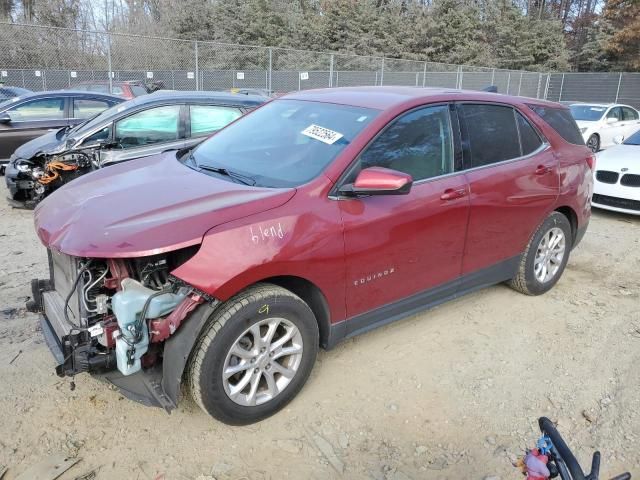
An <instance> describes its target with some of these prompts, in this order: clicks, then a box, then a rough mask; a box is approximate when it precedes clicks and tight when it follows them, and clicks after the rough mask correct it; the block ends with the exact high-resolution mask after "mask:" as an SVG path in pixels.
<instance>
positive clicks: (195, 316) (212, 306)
mask: <svg viewBox="0 0 640 480" xmlns="http://www.w3.org/2000/svg"><path fill="white" fill-rule="evenodd" d="M219 306H220V302H219V301H217V300H214V301H213V302H211V303H205V304H202V305H200V306H198V308H196V309H195V311H193V312H192V313H191V315H189V316H188V317H187V318H186V319H185V321H184V323H183V324H182V325H181V326H180V328H179V329H178V330H177V331H176V333H174V334H173V335H172V336H171V337H169V339H168V340H167V341H166V342H165V344H164V353H163V357H164V358H163V361H162V381H161V386H162V390H163V391H164V394H165V395H166V396H167V397H168V398H169V400H171V402H172V403H173V405H174V408H175V406H176V405H178V394H179V392H180V384H181V383H182V375H183V373H184V368H185V367H186V365H187V362H188V361H189V356H190V355H191V350H193V346H194V345H195V343H196V341H197V339H198V337H199V336H200V332H202V329H203V328H204V326H205V323H206V322H207V320H208V319H209V318H210V317H211V315H212V314H213V312H215V310H216V309H217V308H218V307H219Z"/></svg>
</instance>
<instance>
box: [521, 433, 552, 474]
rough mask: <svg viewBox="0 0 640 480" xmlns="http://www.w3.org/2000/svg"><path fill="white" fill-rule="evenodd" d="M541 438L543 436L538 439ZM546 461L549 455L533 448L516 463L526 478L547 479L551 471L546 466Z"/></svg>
mask: <svg viewBox="0 0 640 480" xmlns="http://www.w3.org/2000/svg"><path fill="white" fill-rule="evenodd" d="M543 439H544V437H543V438H541V439H540V440H543ZM549 445H550V442H549ZM548 461H549V457H548V456H547V455H543V454H542V453H541V452H540V450H538V449H537V448H534V449H533V450H530V451H529V452H528V453H527V454H526V455H525V457H524V458H523V459H520V460H519V461H518V464H517V465H518V467H519V468H520V470H521V471H522V473H523V474H524V475H526V476H527V480H549V478H550V475H551V472H549V468H547V462H548Z"/></svg>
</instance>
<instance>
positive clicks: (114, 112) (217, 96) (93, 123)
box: [5, 90, 269, 208]
mask: <svg viewBox="0 0 640 480" xmlns="http://www.w3.org/2000/svg"><path fill="white" fill-rule="evenodd" d="M267 100H269V99H268V98H266V97H261V96H253V95H237V94H232V93H226V92H178V91H167V90H161V91H158V92H155V93H153V94H150V95H144V96H141V97H138V98H135V99H133V100H129V101H127V102H124V103H121V104H119V105H116V106H114V107H112V108H110V109H108V110H105V111H104V112H102V113H100V114H99V115H97V116H95V117H93V118H91V119H89V120H87V121H85V122H84V123H82V124H80V125H78V126H76V127H74V128H68V127H67V128H62V129H59V130H56V131H51V132H49V133H47V134H45V135H43V136H42V137H39V138H36V139H35V140H32V141H30V142H28V143H26V144H24V145H22V146H21V147H19V148H18V149H17V150H16V151H15V152H14V154H13V155H12V156H11V160H10V162H9V165H8V166H7V170H6V174H5V178H6V183H7V187H8V189H9V195H10V197H9V203H11V204H12V205H13V206H14V207H22V208H25V207H26V208H32V207H34V206H35V205H36V204H37V203H38V202H39V201H40V200H42V199H43V198H44V197H46V196H47V195H48V194H50V193H51V192H52V191H54V190H56V189H57V188H59V187H61V186H62V185H64V184H65V183H66V182H68V181H70V180H72V179H74V178H77V177H78V176H80V175H83V174H85V173H88V172H90V171H92V170H95V169H98V168H102V167H106V166H109V165H112V164H115V163H119V162H123V161H126V160H132V159H135V158H140V157H146V156H150V155H154V154H157V153H162V152H164V151H166V150H174V149H175V150H179V149H183V148H190V147H193V146H195V145H197V144H198V143H200V142H201V141H202V140H204V139H205V138H206V137H207V136H209V135H211V134H212V133H213V132H215V131H217V130H219V129H220V128H222V127H224V126H226V125H227V124H229V123H230V122H232V121H234V120H235V119H237V118H239V117H240V116H242V115H243V114H244V113H246V112H247V111H249V110H251V109H253V108H255V107H257V106H259V105H261V104H263V103H264V102H266V101H267Z"/></svg>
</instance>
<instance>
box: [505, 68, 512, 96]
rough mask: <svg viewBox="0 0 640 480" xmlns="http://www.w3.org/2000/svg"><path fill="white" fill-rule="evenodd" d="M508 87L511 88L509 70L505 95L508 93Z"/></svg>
mask: <svg viewBox="0 0 640 480" xmlns="http://www.w3.org/2000/svg"><path fill="white" fill-rule="evenodd" d="M509 88H511V72H509V75H507V92H506V93H507V95H509Z"/></svg>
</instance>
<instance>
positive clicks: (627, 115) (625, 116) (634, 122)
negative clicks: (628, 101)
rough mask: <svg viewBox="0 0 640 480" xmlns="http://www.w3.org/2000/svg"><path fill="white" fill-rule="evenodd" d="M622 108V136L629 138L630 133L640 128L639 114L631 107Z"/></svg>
mask: <svg viewBox="0 0 640 480" xmlns="http://www.w3.org/2000/svg"><path fill="white" fill-rule="evenodd" d="M621 108H622V125H623V127H624V138H629V137H630V136H631V135H633V134H634V133H636V132H637V131H638V130H640V115H638V111H637V110H636V109H634V108H631V107H621Z"/></svg>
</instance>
